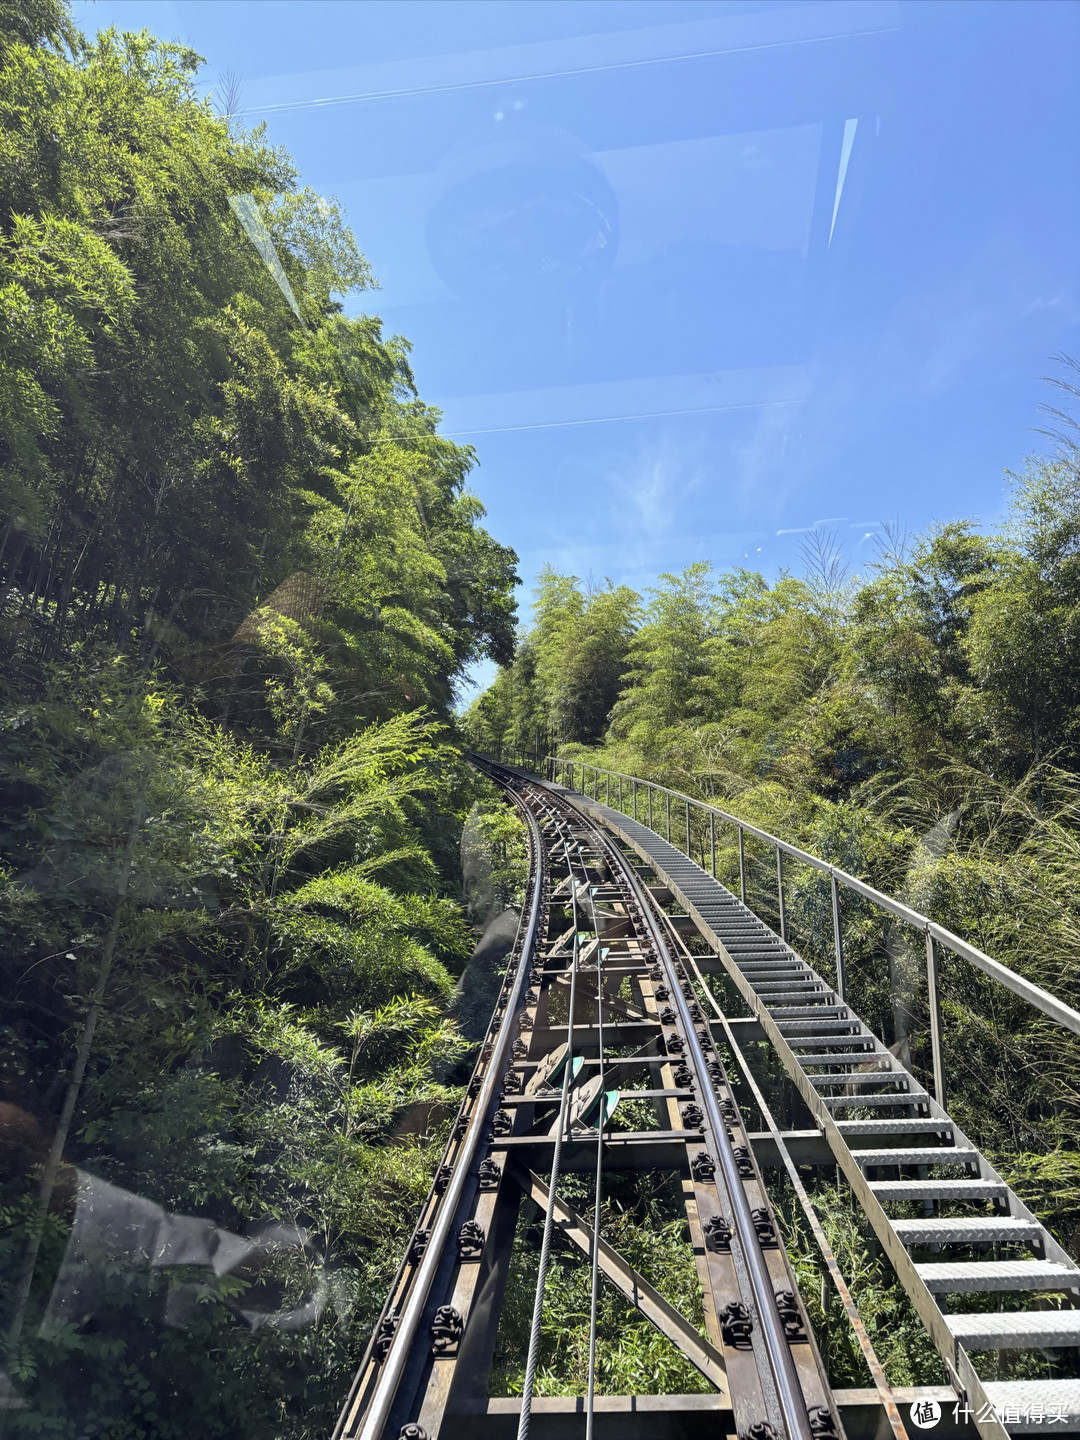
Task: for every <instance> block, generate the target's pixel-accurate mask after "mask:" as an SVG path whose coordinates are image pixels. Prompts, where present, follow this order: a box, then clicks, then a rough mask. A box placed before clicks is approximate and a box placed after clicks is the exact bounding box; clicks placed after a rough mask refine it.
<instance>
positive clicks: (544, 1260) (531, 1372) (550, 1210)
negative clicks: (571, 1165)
mask: <svg viewBox="0 0 1080 1440" xmlns="http://www.w3.org/2000/svg"><path fill="white" fill-rule="evenodd" d="M564 849H565V851H566V867H567V870H568V872H569V874H570V913H571V917H572V919H573V922H574V947H573V960H572V961H571V966H570V1009H569V1013H568V1015H567V1025H566V1056H565V1059H564V1062H563V1081H562V1094H561V1095H560V1097H559V1115H558V1119H557V1120H556V1122H555V1152H554V1154H553V1155H552V1157H551V1185H550V1188H549V1191H548V1203H547V1207H546V1209H545V1211H544V1232H543V1236H542V1238H541V1241H540V1259H539V1262H538V1264H537V1267H536V1294H535V1296H534V1297H533V1313H532V1320H531V1322H530V1325H529V1348H528V1353H527V1356H526V1360H525V1381H524V1384H523V1385H522V1387H521V1410H520V1412H519V1414H518V1428H517V1436H518V1440H528V1435H529V1423H530V1421H531V1419H532V1402H533V1388H534V1386H535V1384H536V1369H537V1365H538V1363H539V1360H540V1327H541V1322H542V1321H543V1317H544V1292H545V1290H546V1288H547V1272H548V1264H549V1263H550V1259H551V1237H552V1234H553V1233H554V1230H555V1204H556V1190H557V1188H558V1184H559V1169H560V1166H561V1165H562V1147H563V1136H564V1134H566V1135H568V1134H569V1131H570V1125H569V1124H568V1122H567V1111H568V1109H569V1103H570V1082H571V1081H572V1079H573V1075H574V1013H575V1005H574V1002H575V1000H576V998H577V978H578V954H579V945H580V942H579V936H578V903H577V891H576V890H575V888H574V867H573V864H572V862H571V859H570V846H569V845H568V844H566V843H565V842H564Z"/></svg>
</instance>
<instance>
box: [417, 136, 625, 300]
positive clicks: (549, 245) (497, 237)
mask: <svg viewBox="0 0 1080 1440" xmlns="http://www.w3.org/2000/svg"><path fill="white" fill-rule="evenodd" d="M442 181H443V184H442V188H441V193H440V196H439V199H438V200H436V202H435V204H434V206H433V207H432V210H431V213H430V215H429V217H428V224H427V243H428V249H429V251H430V253H431V259H432V262H433V264H434V266H435V269H436V270H437V271H438V273H439V274H440V276H441V277H442V278H443V279H444V280H445V281H446V283H447V284H448V285H451V286H452V287H453V288H454V289H455V290H457V291H458V292H459V293H461V294H464V295H468V296H472V297H476V298H480V297H481V296H483V295H487V294H492V293H494V292H502V293H505V292H512V293H517V294H519V295H521V296H523V297H524V296H528V295H530V294H531V295H536V294H537V293H538V292H540V293H541V294H542V295H543V296H544V298H547V299H553V298H556V297H558V296H566V295H569V294H570V293H573V292H577V291H579V288H580V287H581V286H582V285H584V286H585V288H586V289H591V288H592V287H593V286H594V285H595V284H597V283H598V282H599V280H600V279H601V278H602V277H603V276H604V275H605V274H606V273H607V271H608V269H609V268H610V266H611V263H612V261H613V260H614V258H615V250H616V246H617V244H618V206H617V203H616V200H615V193H614V191H613V190H612V188H611V186H610V185H609V184H608V182H607V179H606V178H605V176H604V175H603V173H602V172H601V171H600V170H599V169H598V168H597V166H596V165H595V164H593V162H592V161H591V160H590V159H589V157H588V153H587V151H586V149H585V147H584V146H583V145H582V143H581V142H580V141H579V140H577V139H575V138H574V136H572V135H568V134H567V133H566V132H565V131H562V130H556V129H553V128H548V127H543V126H535V125H529V126H527V127H526V126H524V125H523V124H521V123H520V122H519V121H518V120H517V119H516V117H514V118H512V117H511V116H508V117H507V119H506V120H505V121H501V122H498V129H497V131H496V132H495V133H494V134H493V133H491V132H485V133H484V134H482V135H474V136H471V137H470V138H469V139H468V140H467V141H465V142H463V143H462V144H460V145H458V146H456V147H455V148H454V149H453V150H452V151H451V152H450V154H449V155H448V156H447V159H446V160H445V162H444V164H443V167H442Z"/></svg>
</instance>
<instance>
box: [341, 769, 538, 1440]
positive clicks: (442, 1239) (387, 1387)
mask: <svg viewBox="0 0 1080 1440" xmlns="http://www.w3.org/2000/svg"><path fill="white" fill-rule="evenodd" d="M508 793H510V794H511V795H512V796H513V797H514V800H515V803H516V804H517V806H518V808H519V809H520V810H521V812H522V814H523V815H524V816H525V818H526V823H527V830H528V834H529V842H530V849H531V851H532V860H533V864H532V880H533V889H532V896H531V900H530V904H529V915H528V920H527V921H526V923H525V928H524V932H523V934H522V941H521V945H520V947H515V949H516V950H517V954H518V970H517V974H516V975H515V977H514V984H513V988H512V990H511V992H510V995H509V997H508V999H507V1005H506V1022H507V1023H504V1024H503V1025H502V1026H500V1028H499V1032H498V1039H497V1040H496V1042H495V1044H494V1046H493V1049H492V1054H491V1059H490V1061H489V1063H488V1066H487V1069H486V1071H485V1072H484V1079H483V1082H482V1084H481V1088H480V1093H479V1095H478V1096H477V1099H476V1104H475V1106H474V1108H473V1112H472V1121H471V1123H470V1125H469V1128H468V1130H467V1131H466V1133H465V1136H464V1137H463V1140H462V1145H461V1149H460V1150H459V1151H458V1153H457V1159H456V1161H455V1164H454V1171H453V1174H452V1175H451V1177H450V1182H449V1184H448V1186H447V1188H446V1191H445V1193H444V1195H443V1198H442V1203H441V1204H440V1206H439V1209H438V1212H437V1215H436V1218H435V1223H434V1225H433V1226H432V1230H431V1238H430V1240H429V1241H428V1244H427V1247H426V1249H425V1251H424V1256H423V1259H422V1260H421V1262H420V1266H419V1268H418V1270H417V1273H416V1276H415V1278H414V1281H413V1284H412V1286H411V1288H410V1290H409V1294H408V1298H407V1299H406V1302H405V1308H404V1310H403V1311H402V1314H401V1317H400V1319H399V1321H398V1324H397V1327H396V1329H395V1331H394V1339H393V1344H392V1345H391V1347H390V1350H389V1351H388V1353H387V1355H386V1358H385V1360H384V1361H383V1364H382V1367H381V1369H380V1372H379V1378H378V1380H377V1382H376V1384H375V1387H374V1390H373V1392H372V1395H371V1399H370V1401H369V1402H368V1405H367V1408H366V1410H365V1412H364V1417H363V1423H362V1425H361V1428H360V1430H359V1431H358V1432H356V1435H357V1440H382V1437H383V1432H384V1430H385V1429H386V1425H387V1422H388V1421H389V1419H390V1413H391V1410H392V1409H393V1406H394V1401H395V1399H396V1398H397V1392H398V1387H399V1385H400V1384H401V1380H402V1376H403V1374H404V1371H405V1367H406V1365H407V1363H408V1360H409V1356H410V1353H411V1351H412V1347H413V1341H414V1339H415V1338H416V1332H417V1330H418V1328H419V1325H420V1321H421V1319H422V1318H423V1314H424V1310H425V1307H426V1306H427V1302H428V1296H429V1294H430V1292H431V1287H432V1284H433V1283H434V1280H435V1275H436V1271H437V1270H438V1268H439V1265H440V1264H441V1262H442V1258H443V1253H444V1251H445V1250H446V1248H447V1243H448V1241H449V1240H450V1234H451V1230H452V1227H453V1224H454V1221H455V1219H456V1218H457V1212H458V1207H459V1205H460V1203H461V1199H462V1196H463V1194H464V1190H465V1184H466V1181H467V1180H468V1178H469V1176H470V1173H471V1170H472V1166H473V1161H474V1160H475V1159H476V1152H477V1150H478V1149H479V1147H480V1145H481V1143H482V1139H483V1125H482V1123H481V1121H482V1119H483V1117H484V1116H486V1115H487V1113H488V1111H489V1110H490V1109H491V1106H492V1102H493V1101H494V1100H495V1097H496V1095H497V1093H498V1091H499V1089H500V1088H501V1086H502V1077H503V1072H504V1071H505V1069H506V1065H507V1061H508V1058H509V1053H510V1048H511V1045H512V1043H513V1042H512V1040H511V1036H512V1034H513V1026H512V1025H510V1024H509V1020H510V1017H511V1016H512V1015H513V1014H514V1013H515V1012H516V1011H517V1010H518V1008H519V1002H520V1000H521V997H522V995H523V993H524V990H525V987H526V981H527V979H528V974H529V956H530V953H531V951H532V948H533V943H534V941H535V937H536V930H537V925H538V923H539V919H540V905H541V900H542V897H543V891H544V858H545V850H544V846H543V842H542V837H541V834H540V826H539V823H538V822H537V820H536V817H535V816H534V815H533V813H532V811H531V810H530V809H529V807H528V806H527V805H526V804H525V803H524V802H523V801H522V800H521V799H520V798H519V797H518V796H517V795H516V794H515V792H514V791H513V790H512V789H509V790H508ZM337 1433H338V1434H341V1433H348V1432H343V1431H341V1430H340V1429H339V1431H338V1432H337Z"/></svg>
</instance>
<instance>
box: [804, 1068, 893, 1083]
mask: <svg viewBox="0 0 1080 1440" xmlns="http://www.w3.org/2000/svg"><path fill="white" fill-rule="evenodd" d="M809 1078H810V1079H811V1080H812V1081H813V1082H814V1084H815V1085H895V1084H896V1083H897V1082H898V1081H899V1082H900V1083H903V1082H904V1081H906V1080H907V1079H908V1078H909V1077H908V1073H907V1071H906V1070H872V1071H869V1072H868V1073H867V1074H865V1075H853V1074H850V1073H849V1072H846V1071H843V1070H841V1071H838V1072H837V1073H836V1074H835V1075H833V1074H828V1075H811V1076H810V1077H809Z"/></svg>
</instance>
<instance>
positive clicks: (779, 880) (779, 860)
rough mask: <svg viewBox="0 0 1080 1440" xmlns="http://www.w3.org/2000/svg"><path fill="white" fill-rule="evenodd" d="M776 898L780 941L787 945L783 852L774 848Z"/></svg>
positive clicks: (778, 848) (778, 847)
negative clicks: (778, 907)
mask: <svg viewBox="0 0 1080 1440" xmlns="http://www.w3.org/2000/svg"><path fill="white" fill-rule="evenodd" d="M776 898H777V901H778V902H779V905H780V939H781V940H783V942H784V943H785V945H786V944H787V908H786V907H785V905H784V852H783V851H782V850H781V849H780V846H779V845H777V847H776Z"/></svg>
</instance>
